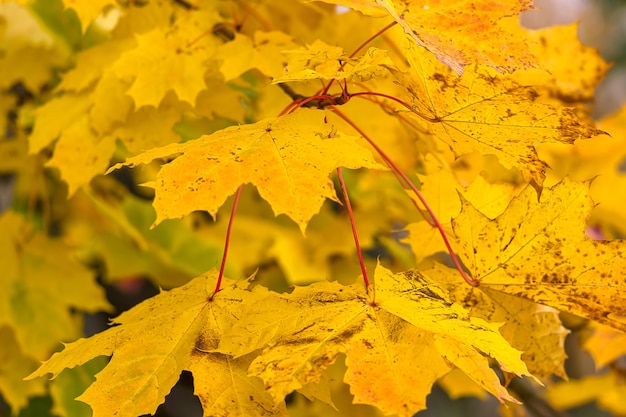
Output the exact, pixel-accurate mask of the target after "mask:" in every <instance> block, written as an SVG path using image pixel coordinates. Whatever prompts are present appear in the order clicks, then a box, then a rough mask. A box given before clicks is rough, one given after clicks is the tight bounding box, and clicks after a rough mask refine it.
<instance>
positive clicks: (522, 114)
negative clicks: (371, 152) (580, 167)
mask: <svg viewBox="0 0 626 417" xmlns="http://www.w3.org/2000/svg"><path fill="white" fill-rule="evenodd" d="M408 60H409V63H410V66H411V67H410V71H409V73H403V72H399V71H397V70H394V69H392V68H390V70H391V72H392V73H393V74H394V76H395V77H396V78H397V79H398V81H400V83H401V84H402V85H403V86H404V87H405V88H406V90H407V93H408V94H407V95H406V96H407V99H406V102H407V103H409V104H410V105H411V106H412V107H413V111H414V113H411V116H414V117H413V118H414V119H415V120H416V123H419V124H420V125H422V126H424V128H425V129H428V130H429V131H430V132H431V133H432V134H433V135H434V136H435V137H436V138H438V139H440V140H442V141H443V142H445V143H446V144H448V146H450V148H451V149H452V150H453V152H454V153H455V154H456V155H457V156H459V155H463V154H466V153H470V152H473V151H478V152H480V153H482V154H493V155H496V156H497V157H498V160H499V161H500V163H501V164H502V165H503V166H504V167H505V168H511V167H516V168H518V169H519V170H520V171H521V173H522V174H523V175H524V177H525V178H526V179H527V180H528V181H534V182H535V183H536V184H539V185H540V184H542V183H543V180H544V178H545V170H546V164H545V163H544V162H543V161H541V160H539V158H538V157H537V152H536V150H535V147H534V145H535V144H536V143H546V142H562V143H573V142H574V140H575V139H579V138H589V137H591V136H594V135H596V134H599V133H602V132H600V131H599V130H597V129H595V128H594V127H593V126H592V125H589V124H583V123H581V122H580V121H579V120H578V118H577V117H576V114H575V112H574V111H573V109H569V108H562V107H555V106H552V105H550V104H546V103H539V102H537V100H536V99H537V97H538V94H537V92H536V91H535V90H534V89H533V88H532V87H527V86H521V85H519V84H517V83H516V82H514V81H512V80H511V79H510V78H508V77H505V76H500V75H497V74H495V73H494V72H493V71H491V70H489V69H488V68H486V67H480V66H476V67H475V69H474V70H473V71H466V72H465V73H464V74H463V76H461V77H460V78H459V77H456V75H454V74H452V73H451V72H450V70H449V69H448V68H446V67H445V66H443V65H441V64H440V63H439V62H437V61H435V60H433V59H432V58H431V57H430V54H427V53H426V52H425V51H424V49H423V48H419V47H416V46H410V48H409V50H408ZM417 116H419V117H417Z"/></svg>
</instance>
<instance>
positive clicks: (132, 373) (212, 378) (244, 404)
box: [30, 272, 286, 417]
mask: <svg viewBox="0 0 626 417" xmlns="http://www.w3.org/2000/svg"><path fill="white" fill-rule="evenodd" d="M216 276H217V272H209V273H207V274H205V275H203V276H201V277H198V278H196V279H194V280H192V281H191V282H189V283H188V284H186V285H185V286H182V287H179V288H176V289H174V290H172V291H169V292H162V293H161V294H159V295H157V296H155V297H153V298H151V299H149V300H146V301H145V302H143V303H141V304H139V305H138V306H136V307H134V308H133V309H131V310H129V311H127V312H125V313H122V314H121V315H120V316H119V317H117V318H116V319H115V320H114V321H113V324H115V326H114V327H111V328H110V329H108V330H106V331H104V332H102V333H99V334H96V335H95V336H92V337H90V338H88V339H80V340H78V341H76V342H73V343H70V344H68V345H66V346H65V349H64V350H63V351H61V352H58V353H55V354H54V355H53V356H52V357H51V358H50V359H49V360H48V361H46V362H45V363H43V364H42V365H41V367H40V368H39V369H38V370H37V371H36V372H34V373H33V374H32V375H31V376H30V378H33V377H36V376H43V375H45V374H47V373H52V374H53V375H54V376H56V375H57V374H58V373H59V372H61V371H62V370H63V369H65V368H73V367H75V366H77V365H80V364H83V363H85V362H87V361H89V360H91V359H92V358H94V357H96V356H101V355H107V356H110V355H113V357H112V359H111V361H110V362H109V364H108V365H107V366H106V367H105V368H104V370H102V371H101V372H100V373H98V374H97V377H96V381H95V382H94V383H93V384H92V385H91V386H90V387H89V388H88V389H87V390H86V391H85V392H84V393H83V394H82V395H81V396H80V397H79V399H80V400H81V401H84V402H86V403H87V404H89V405H90V406H91V408H92V409H93V414H94V417H104V416H120V417H135V416H137V415H143V414H154V412H155V411H156V409H157V407H158V406H159V404H161V403H162V402H163V401H164V400H165V396H166V395H167V394H168V393H169V391H170V389H171V388H172V387H173V386H174V384H175V383H176V381H178V378H179V375H180V373H181V372H182V371H183V370H189V371H191V372H192V373H193V374H194V377H195V378H194V380H195V386H196V388H195V392H196V394H197V395H198V396H199V398H200V401H201V403H202V406H203V408H204V415H205V416H209V415H211V416H219V417H226V416H238V417H247V416H251V415H254V416H286V411H285V408H284V404H283V405H277V406H276V405H275V404H274V401H273V399H272V398H271V397H270V396H269V395H268V394H267V393H265V392H264V391H263V384H262V382H261V381H260V380H259V379H258V378H254V377H248V376H247V375H246V370H247V366H248V364H249V363H250V361H251V359H252V357H240V358H237V359H233V358H232V357H229V356H228V355H224V354H220V353H211V352H210V351H211V350H212V349H214V348H216V347H217V345H218V343H219V341H220V338H221V337H222V333H223V332H225V331H226V330H228V328H229V327H230V326H232V325H233V323H234V322H235V321H237V320H238V319H240V317H241V308H242V305H243V303H242V301H244V300H245V302H246V303H255V302H257V301H258V300H260V299H262V298H264V297H266V296H267V290H265V289H264V288H263V287H259V286H257V287H254V288H253V289H250V288H249V285H250V282H249V281H241V282H239V283H237V284H232V282H227V283H226V285H225V286H224V289H223V290H222V291H221V292H220V293H219V296H216V297H215V298H214V299H213V300H211V299H210V296H211V294H212V291H213V286H214V285H215V279H216ZM251 397H254V399H255V400H254V401H250V398H251Z"/></svg>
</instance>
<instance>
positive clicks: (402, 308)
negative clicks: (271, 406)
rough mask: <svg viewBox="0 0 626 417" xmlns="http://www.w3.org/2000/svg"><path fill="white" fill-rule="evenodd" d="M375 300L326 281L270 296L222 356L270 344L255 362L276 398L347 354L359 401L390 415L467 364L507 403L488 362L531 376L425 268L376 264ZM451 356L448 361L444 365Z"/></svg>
mask: <svg viewBox="0 0 626 417" xmlns="http://www.w3.org/2000/svg"><path fill="white" fill-rule="evenodd" d="M371 294H375V296H374V295H372V296H370V297H369V298H368V297H367V296H366V295H365V294H364V291H363V289H362V286H361V285H360V284H353V285H350V286H342V285H339V284H337V283H330V282H322V283H315V284H312V285H310V286H308V287H304V288H296V289H295V290H294V292H293V293H291V294H271V295H270V296H268V297H267V298H266V299H264V300H262V302H260V303H259V304H258V305H255V306H254V312H252V311H251V310H248V311H244V313H243V315H242V318H241V320H240V321H239V322H237V323H236V324H235V325H234V326H233V327H232V328H231V331H230V332H229V333H227V335H226V336H224V337H223V338H222V341H221V342H220V345H219V347H218V349H217V350H218V351H221V352H224V353H228V354H233V355H235V356H239V355H244V354H247V353H248V352H251V351H254V350H256V349H259V348H262V347H265V346H269V347H267V348H266V349H265V350H264V351H263V353H261V354H260V355H259V356H258V357H257V358H256V359H255V360H254V361H253V362H252V364H251V366H250V374H252V375H257V376H260V377H261V378H263V380H264V381H265V384H266V387H267V389H268V391H269V392H270V393H271V394H272V395H273V396H274V398H276V399H277V400H278V399H282V398H283V397H284V396H285V395H286V394H288V393H289V392H291V391H293V390H294V389H298V388H300V387H302V386H303V385H305V384H307V383H311V382H314V381H317V380H318V379H319V377H320V373H321V371H322V370H323V369H324V368H326V367H327V366H328V365H330V364H331V363H332V362H334V360H335V359H336V357H337V355H339V354H340V353H345V354H346V355H347V365H348V371H347V373H346V378H345V381H346V382H347V383H349V384H350V385H351V391H352V393H353V394H354V395H355V402H357V403H366V404H372V405H375V406H377V407H379V408H380V409H381V410H382V411H383V412H385V413H387V414H398V415H401V416H411V415H413V413H415V412H416V411H418V410H420V409H423V408H425V399H426V395H427V394H428V393H429V391H430V388H431V386H432V384H433V383H434V382H435V381H436V380H437V379H438V378H439V377H441V376H442V375H444V374H445V373H447V372H448V371H449V370H450V369H453V368H455V367H459V368H461V369H462V370H464V371H465V372H466V373H467V374H468V375H469V376H470V377H471V378H473V379H474V380H475V381H476V382H478V383H479V384H480V385H481V386H483V387H484V388H485V389H487V390H488V391H489V392H491V393H493V394H494V395H496V396H497V397H498V398H500V399H506V400H509V401H515V400H514V399H513V397H511V396H510V395H509V394H508V393H507V392H506V389H504V387H502V386H501V385H500V383H499V381H498V378H497V377H496V376H495V374H494V373H493V371H491V369H490V368H489V364H488V361H487V357H486V356H484V355H487V356H490V357H492V358H494V359H496V360H498V361H499V362H500V364H501V366H502V367H503V368H505V369H507V370H508V371H510V372H514V373H516V374H518V375H528V371H527V370H526V365H524V363H523V362H522V361H521V360H520V359H519V355H520V352H519V351H517V350H515V349H513V348H511V347H510V346H509V344H508V343H507V342H506V341H505V340H504V339H503V338H502V336H500V334H499V332H498V327H499V326H498V325H495V324H490V323H487V322H485V321H484V320H482V319H477V318H471V317H469V315H468V314H467V311H466V310H464V309H463V308H462V307H461V306H460V305H458V304H453V303H451V302H450V301H449V300H448V298H447V295H446V293H445V291H444V290H442V288H441V287H439V286H438V285H437V284H435V283H434V282H432V281H429V280H427V279H426V278H425V277H423V276H421V275H420V274H419V273H418V272H415V271H407V272H405V273H400V274H393V273H392V272H391V271H389V270H387V269H385V268H383V267H382V266H380V265H378V267H377V268H376V276H375V287H374V290H373V291H372V293H371ZM444 358H445V360H444Z"/></svg>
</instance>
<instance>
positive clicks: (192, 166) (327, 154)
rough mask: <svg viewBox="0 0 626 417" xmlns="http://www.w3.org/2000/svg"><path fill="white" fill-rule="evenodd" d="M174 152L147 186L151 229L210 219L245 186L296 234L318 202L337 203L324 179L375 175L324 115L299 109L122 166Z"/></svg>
mask: <svg viewBox="0 0 626 417" xmlns="http://www.w3.org/2000/svg"><path fill="white" fill-rule="evenodd" d="M176 154H182V155H181V156H178V157H177V158H176V159H174V161H172V162H170V163H168V164H166V165H164V166H163V167H162V168H161V171H160V172H159V173H158V175H157V177H156V180H155V182H154V183H150V184H149V185H150V186H152V187H154V188H155V190H156V195H155V199H154V207H155V209H156V212H157V219H156V222H155V223H159V222H160V221H161V220H163V219H167V218H176V217H182V216H184V215H186V214H188V213H190V212H191V211H193V210H207V211H208V212H209V213H211V214H212V215H215V213H216V212H217V210H218V209H219V208H220V206H221V205H222V204H223V203H224V201H225V200H226V198H227V197H228V196H229V195H231V194H233V193H234V192H235V191H236V190H237V187H239V186H240V185H241V184H246V183H252V184H254V185H255V186H256V187H257V188H258V190H259V194H261V196H262V197H263V198H264V199H265V200H267V201H268V202H269V203H270V204H271V205H272V208H273V209H274V213H275V214H276V215H279V214H282V213H285V214H287V215H288V216H289V217H291V218H292V219H293V220H294V221H295V222H296V223H298V225H299V226H300V228H301V229H302V230H304V229H305V228H306V224H307V222H308V221H309V219H310V218H311V217H312V216H313V215H314V214H316V213H317V212H318V211H319V209H320V207H321V206H322V203H323V202H324V199H325V198H329V199H333V200H336V198H337V197H336V194H335V192H334V189H333V186H332V182H331V181H330V179H329V178H328V175H329V174H330V172H331V171H332V170H334V169H335V168H337V167H346V168H361V167H366V168H375V169H381V168H382V166H381V165H379V164H377V163H376V162H375V161H374V159H373V157H372V154H371V153H370V151H369V150H368V149H367V148H366V147H365V146H364V145H361V144H360V143H359V142H358V138H356V137H353V136H349V135H346V134H344V133H340V132H337V130H336V129H335V128H334V127H333V125H332V124H329V123H326V116H325V112H324V111H319V110H309V109H301V110H298V111H297V112H295V113H292V114H288V115H285V116H282V117H275V118H271V119H265V120H262V121H260V122H257V123H253V124H248V125H243V126H233V127H229V128H226V129H223V130H220V131H218V132H215V133H213V134H211V135H208V136H202V137H201V138H199V139H196V140H192V141H189V142H185V143H181V144H171V145H167V146H164V147H162V148H157V149H152V150H149V151H147V152H144V153H142V154H140V155H137V156H135V157H132V158H129V159H128V160H126V162H125V163H124V164H118V165H116V166H115V167H113V169H114V168H119V167H120V166H121V165H130V166H135V165H137V164H142V163H148V162H150V161H152V160H154V159H156V158H164V157H169V156H172V155H176Z"/></svg>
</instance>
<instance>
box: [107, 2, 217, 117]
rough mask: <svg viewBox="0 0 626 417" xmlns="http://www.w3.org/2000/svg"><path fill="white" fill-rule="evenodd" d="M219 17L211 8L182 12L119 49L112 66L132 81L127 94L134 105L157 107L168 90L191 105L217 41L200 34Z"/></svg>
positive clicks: (123, 76) (202, 87)
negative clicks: (125, 48)
mask: <svg viewBox="0 0 626 417" xmlns="http://www.w3.org/2000/svg"><path fill="white" fill-rule="evenodd" d="M218 21H219V16H217V15H216V13H214V12H213V13H211V12H191V13H187V14H183V15H182V17H180V18H179V19H178V20H177V21H176V22H175V24H174V25H173V26H172V27H171V28H162V27H156V28H154V29H152V30H151V31H149V32H146V33H140V34H137V35H135V37H136V40H137V47H136V48H134V49H130V50H128V51H126V52H124V53H122V55H121V56H120V58H119V59H118V60H117V61H116V62H115V64H113V69H112V70H113V71H114V73H115V74H116V75H117V76H118V77H120V78H122V79H124V80H129V81H132V85H131V87H130V89H129V90H128V92H127V94H128V95H130V96H131V97H132V98H133V100H135V106H136V108H140V107H141V106H145V105H152V106H154V107H158V106H159V103H160V102H161V100H162V99H163V97H165V95H166V93H167V92H168V91H170V90H173V91H174V92H175V93H176V95H177V96H178V99H179V100H181V101H185V102H187V103H189V104H191V105H194V103H195V100H196V97H197V96H198V93H200V91H202V90H204V89H205V88H206V85H205V83H204V74H205V72H206V69H207V61H210V59H211V57H213V55H214V54H215V52H216V50H217V47H218V46H219V45H220V41H219V39H218V38H217V37H215V36H202V35H203V32H205V31H206V27H210V26H211V24H215V23H218ZM168 29H169V30H168ZM145 68H150V71H145Z"/></svg>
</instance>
